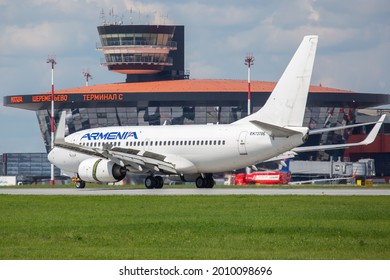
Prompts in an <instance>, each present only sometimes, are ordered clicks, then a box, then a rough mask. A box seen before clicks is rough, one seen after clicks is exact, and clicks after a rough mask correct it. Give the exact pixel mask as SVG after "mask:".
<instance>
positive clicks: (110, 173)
mask: <svg viewBox="0 0 390 280" xmlns="http://www.w3.org/2000/svg"><path fill="white" fill-rule="evenodd" d="M126 172H127V170H126V168H125V167H122V166H120V165H118V164H116V163H114V162H112V161H110V160H108V159H101V158H89V159H86V160H84V161H82V162H81V163H80V165H79V169H78V174H79V177H80V179H81V180H83V181H86V182H91V183H99V182H105V183H111V182H117V181H120V180H122V179H123V178H125V176H126Z"/></svg>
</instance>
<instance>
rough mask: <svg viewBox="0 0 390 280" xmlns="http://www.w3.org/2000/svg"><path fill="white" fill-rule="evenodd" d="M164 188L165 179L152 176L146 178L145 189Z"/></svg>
mask: <svg viewBox="0 0 390 280" xmlns="http://www.w3.org/2000/svg"><path fill="white" fill-rule="evenodd" d="M163 186H164V179H163V177H161V176H153V175H150V176H148V177H146V178H145V187H146V188H147V189H161V188H162V187H163Z"/></svg>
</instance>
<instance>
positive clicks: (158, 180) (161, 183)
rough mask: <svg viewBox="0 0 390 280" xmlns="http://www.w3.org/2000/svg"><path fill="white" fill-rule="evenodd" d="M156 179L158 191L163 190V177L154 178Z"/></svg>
mask: <svg viewBox="0 0 390 280" xmlns="http://www.w3.org/2000/svg"><path fill="white" fill-rule="evenodd" d="M154 179H155V180H156V186H155V188H156V189H161V188H162V187H163V186H164V179H163V177H161V176H156V177H154Z"/></svg>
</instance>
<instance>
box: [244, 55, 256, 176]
mask: <svg viewBox="0 0 390 280" xmlns="http://www.w3.org/2000/svg"><path fill="white" fill-rule="evenodd" d="M254 61H255V58H254V57H253V55H252V54H251V53H248V54H247V55H246V57H245V65H247V66H248V116H249V115H250V114H251V65H253V62H254ZM246 173H247V174H251V173H252V169H251V168H250V167H247V168H246Z"/></svg>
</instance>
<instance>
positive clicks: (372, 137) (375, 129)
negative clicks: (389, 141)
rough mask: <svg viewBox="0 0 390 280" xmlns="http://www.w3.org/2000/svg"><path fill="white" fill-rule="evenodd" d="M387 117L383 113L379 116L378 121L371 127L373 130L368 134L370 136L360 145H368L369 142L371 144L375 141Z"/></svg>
mask: <svg viewBox="0 0 390 280" xmlns="http://www.w3.org/2000/svg"><path fill="white" fill-rule="evenodd" d="M385 118H386V114H383V115H382V116H381V117H380V118H379V120H378V121H377V123H376V124H375V125H374V127H373V128H372V129H371V131H370V133H369V134H368V136H367V137H366V139H364V140H363V141H362V142H360V143H359V144H360V145H368V144H371V143H372V142H374V140H375V138H376V136H377V135H378V132H379V129H380V128H381V126H382V123H383V121H384V120H385Z"/></svg>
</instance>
